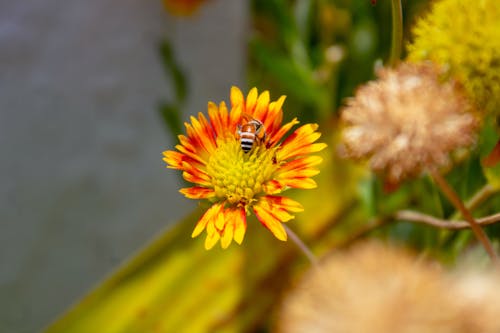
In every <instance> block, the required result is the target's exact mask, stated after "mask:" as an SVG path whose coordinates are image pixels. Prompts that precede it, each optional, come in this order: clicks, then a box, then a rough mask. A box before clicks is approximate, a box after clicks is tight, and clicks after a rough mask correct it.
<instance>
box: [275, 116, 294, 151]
mask: <svg viewBox="0 0 500 333" xmlns="http://www.w3.org/2000/svg"><path fill="white" fill-rule="evenodd" d="M298 123H299V121H298V120H297V118H293V119H292V121H290V122H288V123H286V124H285V125H283V126H281V127H280V128H279V129H278V130H277V131H276V132H275V133H271V134H270V139H269V143H270V144H271V146H274V145H275V144H277V143H278V142H279V141H280V140H281V138H283V136H284V135H285V134H286V133H287V132H288V131H289V130H290V129H291V128H292V127H293V126H295V125H297V124H298Z"/></svg>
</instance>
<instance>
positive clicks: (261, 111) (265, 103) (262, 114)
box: [252, 90, 271, 122]
mask: <svg viewBox="0 0 500 333" xmlns="http://www.w3.org/2000/svg"><path fill="white" fill-rule="evenodd" d="M270 99H271V97H270V96H269V91H267V90H266V91H264V92H263V93H261V94H260V95H259V97H258V98H257V104H256V106H255V110H253V113H252V114H253V117H254V118H255V119H260V120H261V121H262V122H264V120H265V119H266V117H267V112H268V108H269V100H270Z"/></svg>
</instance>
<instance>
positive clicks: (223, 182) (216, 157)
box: [207, 138, 277, 205]
mask: <svg viewBox="0 0 500 333" xmlns="http://www.w3.org/2000/svg"><path fill="white" fill-rule="evenodd" d="M217 146H218V147H217V149H216V150H215V152H214V153H213V154H212V155H211V156H210V158H209V161H208V165H207V174H208V175H209V176H210V177H211V181H212V186H213V188H214V190H215V195H216V196H217V197H219V198H224V199H227V201H228V202H230V203H231V204H237V203H241V204H243V205H245V204H247V203H250V202H252V199H253V198H254V196H255V195H256V194H258V193H260V192H262V185H263V184H264V183H265V182H266V181H267V180H269V179H271V178H272V175H273V173H274V172H275V171H276V169H277V165H276V164H275V163H273V158H274V156H275V151H276V149H275V148H270V149H267V148H266V147H264V146H263V145H261V146H257V147H254V148H253V149H252V150H251V151H249V152H248V153H245V152H244V151H243V150H242V149H241V146H240V142H239V141H238V140H236V139H233V138H229V139H226V140H218V142H217Z"/></svg>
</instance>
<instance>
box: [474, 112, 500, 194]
mask: <svg viewBox="0 0 500 333" xmlns="http://www.w3.org/2000/svg"><path fill="white" fill-rule="evenodd" d="M499 139H500V136H499V135H498V132H497V127H496V124H495V121H494V120H493V119H492V118H491V117H490V118H486V120H485V124H484V126H483V130H482V131H481V136H480V141H479V152H480V156H481V158H482V159H484V158H485V157H486V156H488V155H489V154H490V153H491V152H492V151H493V149H494V148H495V147H496V145H497V143H498V141H499ZM482 169H483V175H484V176H485V178H486V179H487V181H488V183H489V184H490V185H491V186H493V187H494V188H497V189H498V188H500V163H497V164H496V165H494V166H485V165H484V163H482Z"/></svg>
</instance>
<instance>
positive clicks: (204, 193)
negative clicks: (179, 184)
mask: <svg viewBox="0 0 500 333" xmlns="http://www.w3.org/2000/svg"><path fill="white" fill-rule="evenodd" d="M179 192H181V193H182V194H184V195H185V196H186V198H189V199H208V198H213V197H214V196H215V191H214V190H213V189H212V188H206V187H201V186H193V187H186V188H181V189H180V190H179Z"/></svg>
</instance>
